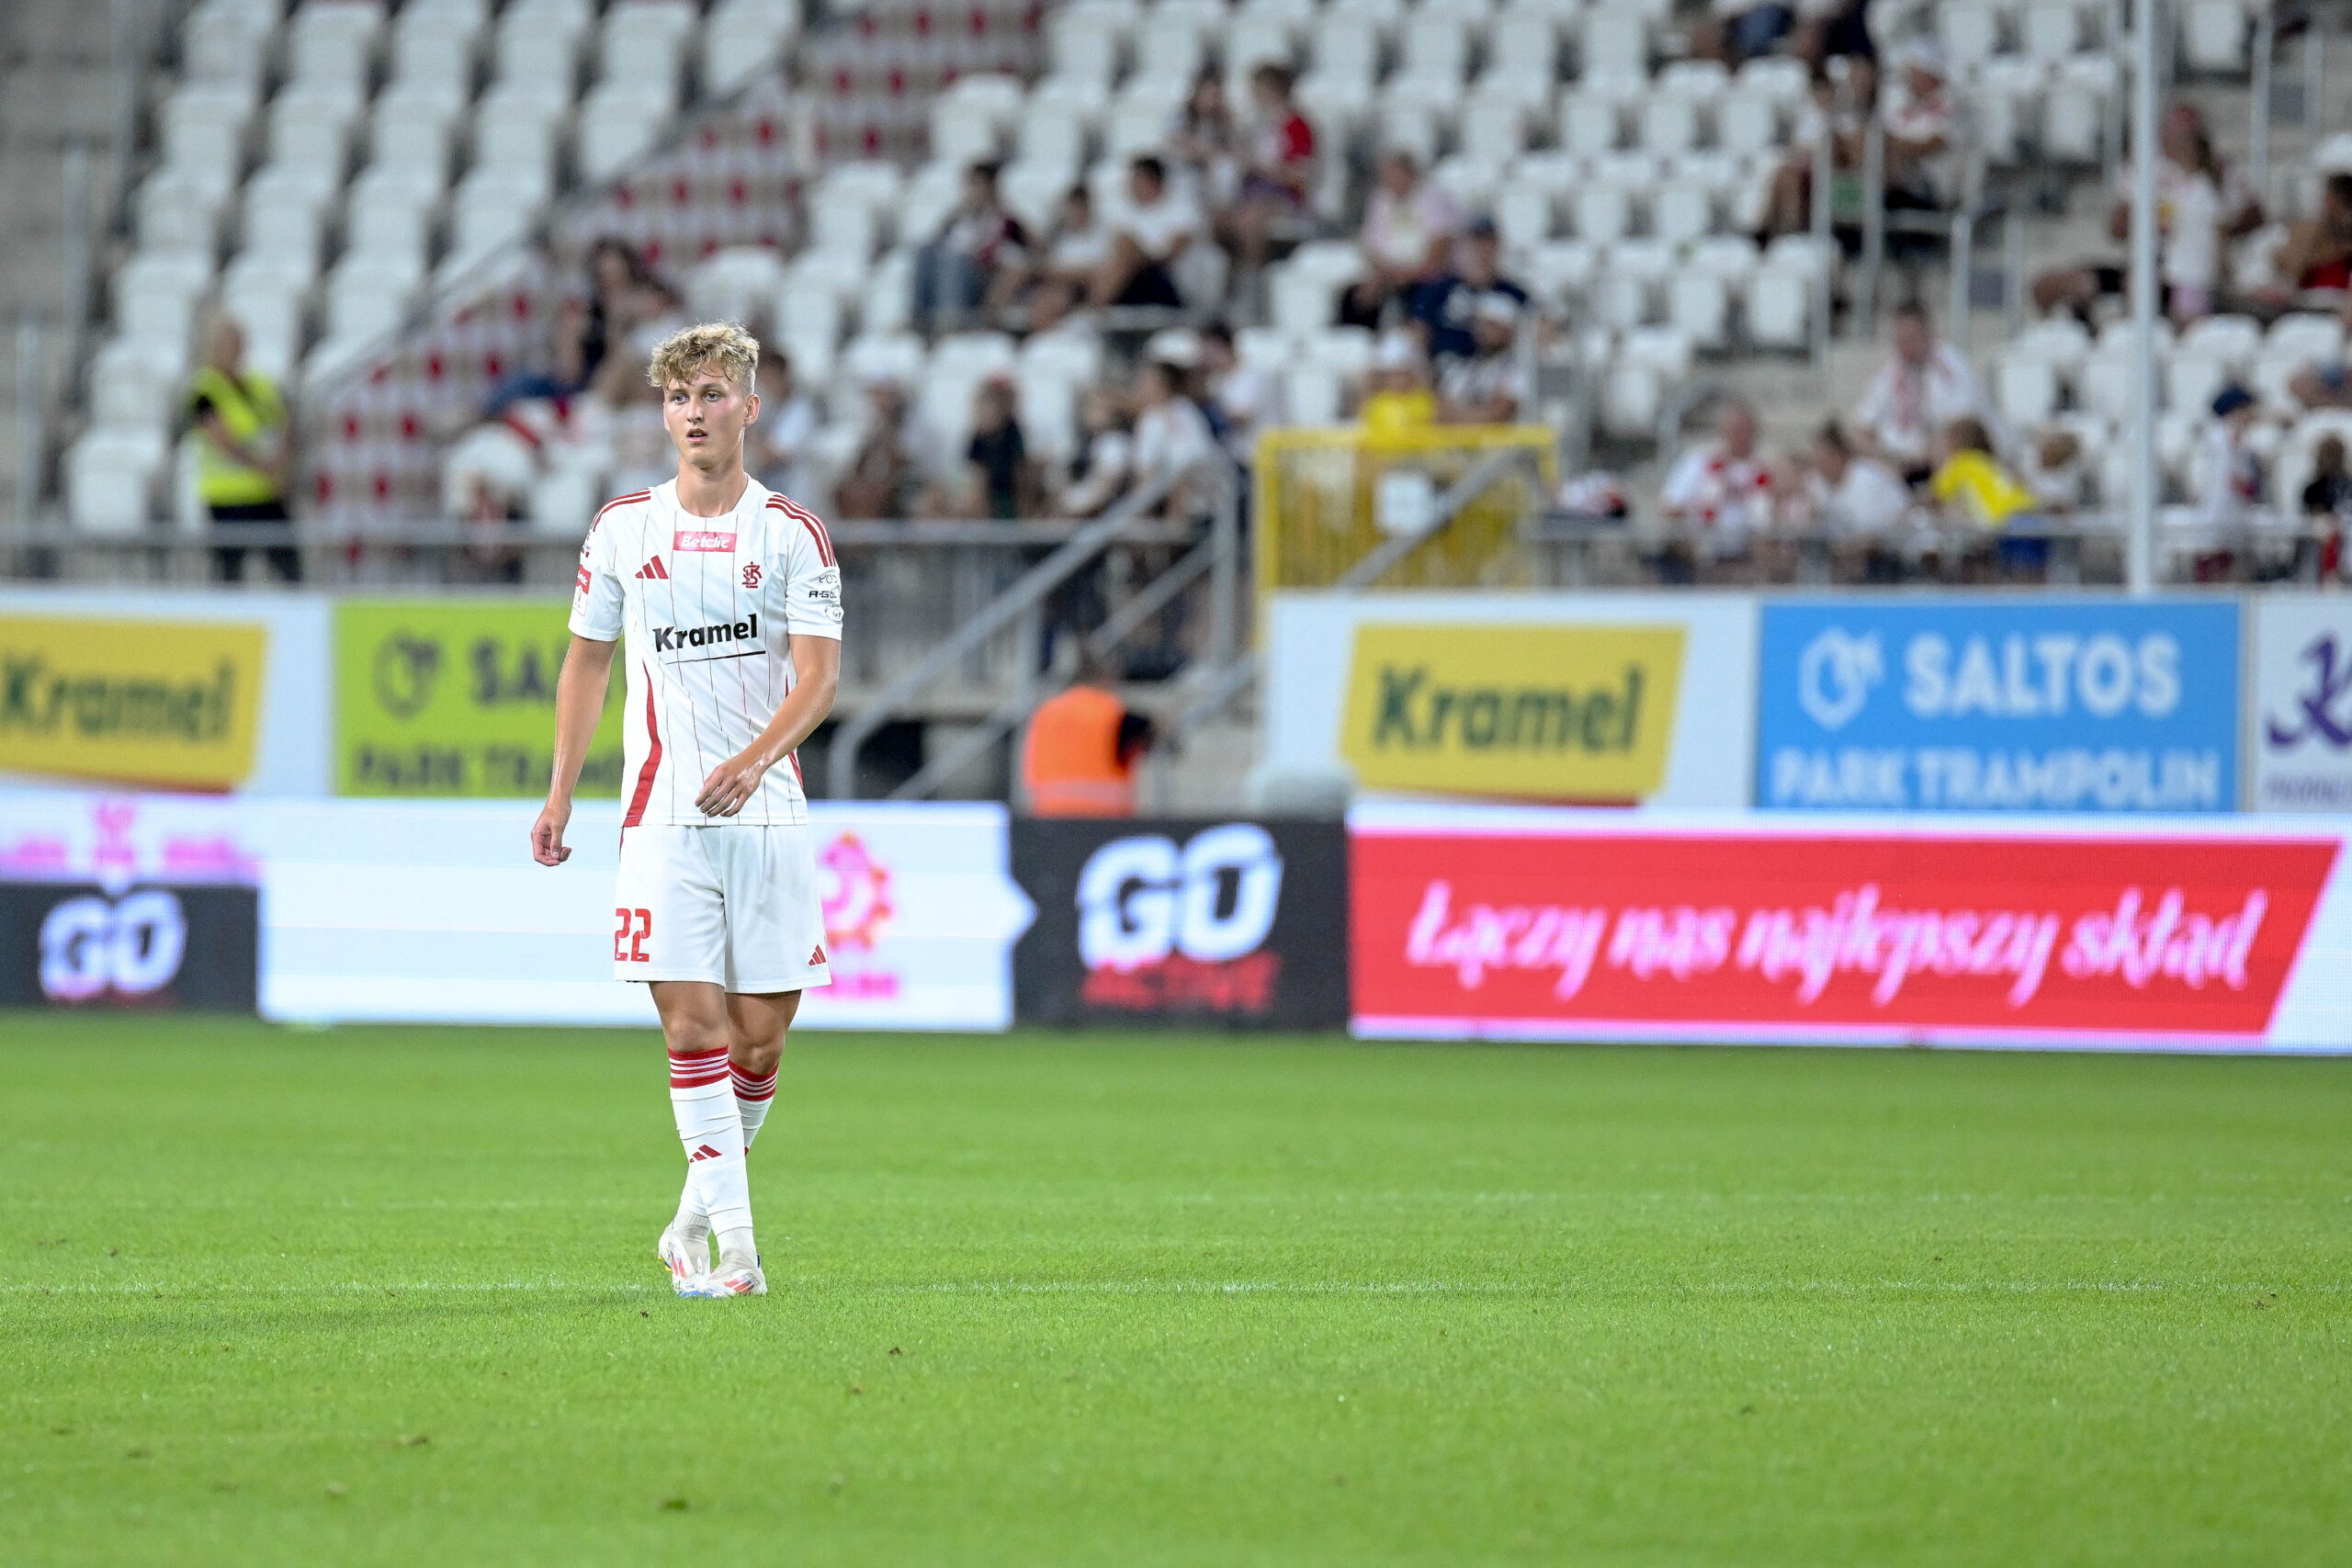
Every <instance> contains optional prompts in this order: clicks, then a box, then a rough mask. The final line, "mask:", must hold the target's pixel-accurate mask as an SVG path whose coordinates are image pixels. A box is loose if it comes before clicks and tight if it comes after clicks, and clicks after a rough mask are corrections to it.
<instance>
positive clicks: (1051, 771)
mask: <svg viewBox="0 0 2352 1568" xmlns="http://www.w3.org/2000/svg"><path fill="white" fill-rule="evenodd" d="M1151 742H1152V723H1151V720H1150V719H1148V718H1147V717H1145V716H1143V715H1142V714H1139V713H1136V712H1135V711H1134V710H1133V709H1131V708H1129V707H1128V706H1127V705H1126V704H1125V703H1123V702H1121V701H1120V700H1119V698H1118V697H1117V695H1116V694H1114V693H1113V692H1112V691H1111V690H1110V684H1109V682H1108V680H1107V679H1106V678H1104V677H1103V674H1102V673H1101V672H1100V671H1088V672H1087V673H1086V674H1084V675H1082V676H1081V677H1080V680H1079V681H1078V682H1077V683H1076V684H1075V685H1072V686H1071V687H1069V689H1068V690H1067V691H1064V692H1062V693H1060V694H1057V695H1056V696H1052V697H1048V698H1047V699H1046V701H1045V702H1043V703H1040V704H1039V705H1037V711H1036V712H1035V713H1034V714H1031V715H1030V716H1029V733H1028V734H1027V735H1026V736H1025V737H1023V740H1022V743H1021V784H1022V790H1023V794H1024V795H1027V797H1028V803H1029V811H1030V814H1031V815H1032V816H1035V817H1133V816H1134V815H1135V814H1136V762H1137V761H1139V760H1140V759H1141V758H1142V756H1143V754H1144V752H1145V751H1147V750H1149V749H1150V747H1151Z"/></svg>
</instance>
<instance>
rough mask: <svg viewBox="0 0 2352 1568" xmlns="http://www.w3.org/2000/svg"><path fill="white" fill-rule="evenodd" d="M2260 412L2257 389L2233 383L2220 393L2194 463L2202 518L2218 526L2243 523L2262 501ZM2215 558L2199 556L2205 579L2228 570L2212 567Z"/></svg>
mask: <svg viewBox="0 0 2352 1568" xmlns="http://www.w3.org/2000/svg"><path fill="white" fill-rule="evenodd" d="M2260 417H2261V410H2260V409H2259V408H2257V407H2256V404H2255V400H2254V397H2253V394H2251V393H2249V392H2248V391H2247V390H2246V389H2245V388H2244V387H2240V386H2235V385H2232V386H2227V387H2224V388H2222V389H2221V391H2220V392H2219V393H2218V394H2216V395H2215V397H2214V399H2213V418H2212V420H2211V423H2208V424H2207V425H2206V426H2205V432H2204V434H2203V435H2202V436H2201V437H2200V438H2199V443H2198V449H2197V457H2196V460H2195V461H2194V462H2193V463H2192V464H2191V465H2190V472H2191V474H2192V476H2193V478H2194V480H2195V489H2196V492H2197V516H2198V521H2199V522H2201V523H2204V524H2206V525H2209V526H2212V527H2220V528H2234V527H2241V526H2243V525H2245V523H2246V521H2247V520H2248V518H2249V517H2250V515H2251V514H2252V513H2253V511H2254V509H2255V507H2256V504H2257V503H2258V502H2260V501H2261V500H2262V478H2263V475H2262V457H2261V455H2260V454H2259V453H2258V452H2257V451H2256V449H2255V445H2254V427H2255V424H2256V421H2257V420H2259V419H2260ZM2222 554H2223V555H2226V554H2227V552H2226V551H2224V552H2222ZM2211 560H2212V557H2211V556H2210V555H2209V556H2203V557H2199V561H2198V573H2197V576H2198V581H2200V582H2202V581H2210V580H2211V578H2213V577H2216V576H2221V575H2225V574H2226V571H2227V566H2226V564H2223V565H2222V566H2221V567H2220V568H2219V570H2214V569H2213V568H2212V567H2211V566H2209V563H2210V562H2211Z"/></svg>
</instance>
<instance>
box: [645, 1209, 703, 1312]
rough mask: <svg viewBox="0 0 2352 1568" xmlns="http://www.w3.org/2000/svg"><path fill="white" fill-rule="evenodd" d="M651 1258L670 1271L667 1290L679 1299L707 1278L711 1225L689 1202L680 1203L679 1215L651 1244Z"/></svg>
mask: <svg viewBox="0 0 2352 1568" xmlns="http://www.w3.org/2000/svg"><path fill="white" fill-rule="evenodd" d="M653 1256H654V1257H656V1258H660V1259H661V1260H662V1267H663V1268H665V1269H669V1270H670V1288H671V1289H672V1290H673V1291H675V1292H678V1294H680V1295H682V1296H683V1295H687V1294H689V1293H691V1292H689V1291H688V1290H687V1287H688V1286H690V1285H695V1284H699V1283H700V1282H701V1281H702V1280H705V1279H707V1278H708V1277H709V1274H710V1221H709V1219H708V1218H707V1216H706V1215H705V1214H704V1213H703V1212H702V1211H701V1210H700V1209H698V1208H695V1206H694V1204H693V1203H692V1201H690V1200H686V1199H683V1198H682V1199H681V1200H679V1203H678V1213H677V1215H676V1217H675V1218H673V1219H672V1220H671V1222H670V1223H669V1224H667V1225H666V1226H664V1227H663V1228H662V1239H661V1240H660V1241H658V1242H655V1243H654V1244H653Z"/></svg>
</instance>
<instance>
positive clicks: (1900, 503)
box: [1802, 419, 1911, 541]
mask: <svg viewBox="0 0 2352 1568" xmlns="http://www.w3.org/2000/svg"><path fill="white" fill-rule="evenodd" d="M1811 458H1812V462H1811V464H1810V466H1809V467H1808V468H1806V469H1805V470H1804V486H1803V491H1802V501H1803V512H1804V515H1805V516H1806V518H1807V519H1808V520H1809V521H1810V522H1811V523H1812V524H1813V525H1815V527H1818V528H1822V529H1826V531H1828V532H1829V533H1830V534H1832V535H1833V536H1838V537H1839V538H1840V539H1843V540H1853V541H1860V540H1878V539H1883V537H1884V536H1887V535H1889V534H1891V533H1893V532H1894V530H1895V529H1896V528H1897V527H1899V526H1900V525H1902V522H1903V520H1904V518H1905V516H1907V515H1908V514H1909V513H1910V511H1911V492H1910V491H1908V490H1906V489H1905V488H1904V484H1903V480H1902V479H1901V478H1900V477H1899V476H1898V475H1897V474H1896V473H1895V471H1894V469H1892V468H1888V467H1887V466H1886V465H1885V464H1884V463H1882V462H1880V461H1879V460H1878V459H1877V458H1875V457H1863V456H1861V455H1860V454H1858V453H1857V452H1855V450H1854V446H1853V443H1852V442H1851V441H1849V440H1848V439H1847V436H1846V432H1845V428H1844V427H1843V426H1842V425H1840V424H1839V423H1838V422H1837V421H1836V420H1834V419H1833V420H1830V421H1828V422H1827V423H1825V424H1823V425H1822V427H1821V428H1820V429H1819V430H1817V431H1815V432H1814V435H1813V448H1812V452H1811Z"/></svg>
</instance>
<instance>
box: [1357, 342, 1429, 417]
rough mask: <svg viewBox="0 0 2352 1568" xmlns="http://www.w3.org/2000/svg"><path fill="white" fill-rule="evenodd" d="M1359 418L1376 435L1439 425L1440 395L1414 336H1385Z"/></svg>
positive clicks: (1377, 350) (1376, 352)
mask: <svg viewBox="0 0 2352 1568" xmlns="http://www.w3.org/2000/svg"><path fill="white" fill-rule="evenodd" d="M1356 418H1357V420H1358V421H1359V422H1360V423H1362V424H1363V427H1364V429H1365V430H1367V431H1369V432H1373V433H1374V434H1378V433H1381V432H1393V431H1402V430H1419V429H1421V428H1423V427H1425V426H1428V425H1431V424H1435V423H1437V394H1436V393H1434V392H1432V391H1430V378H1429V369H1428V367H1427V366H1426V365H1425V364H1424V363H1423V362H1422V358H1421V345H1420V344H1419V342H1417V341H1416V340H1415V338H1414V336H1413V334H1412V333H1408V332H1405V331H1402V330H1401V329H1400V330H1397V331H1392V332H1387V333H1382V334H1381V338H1380V342H1379V343H1378V344H1377V345H1375V346H1374V350H1373V355H1372V373H1371V374H1370V375H1369V376H1368V377H1366V378H1365V380H1364V394H1363V404H1362V405H1361V406H1360V407H1358V408H1357V410H1356Z"/></svg>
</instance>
